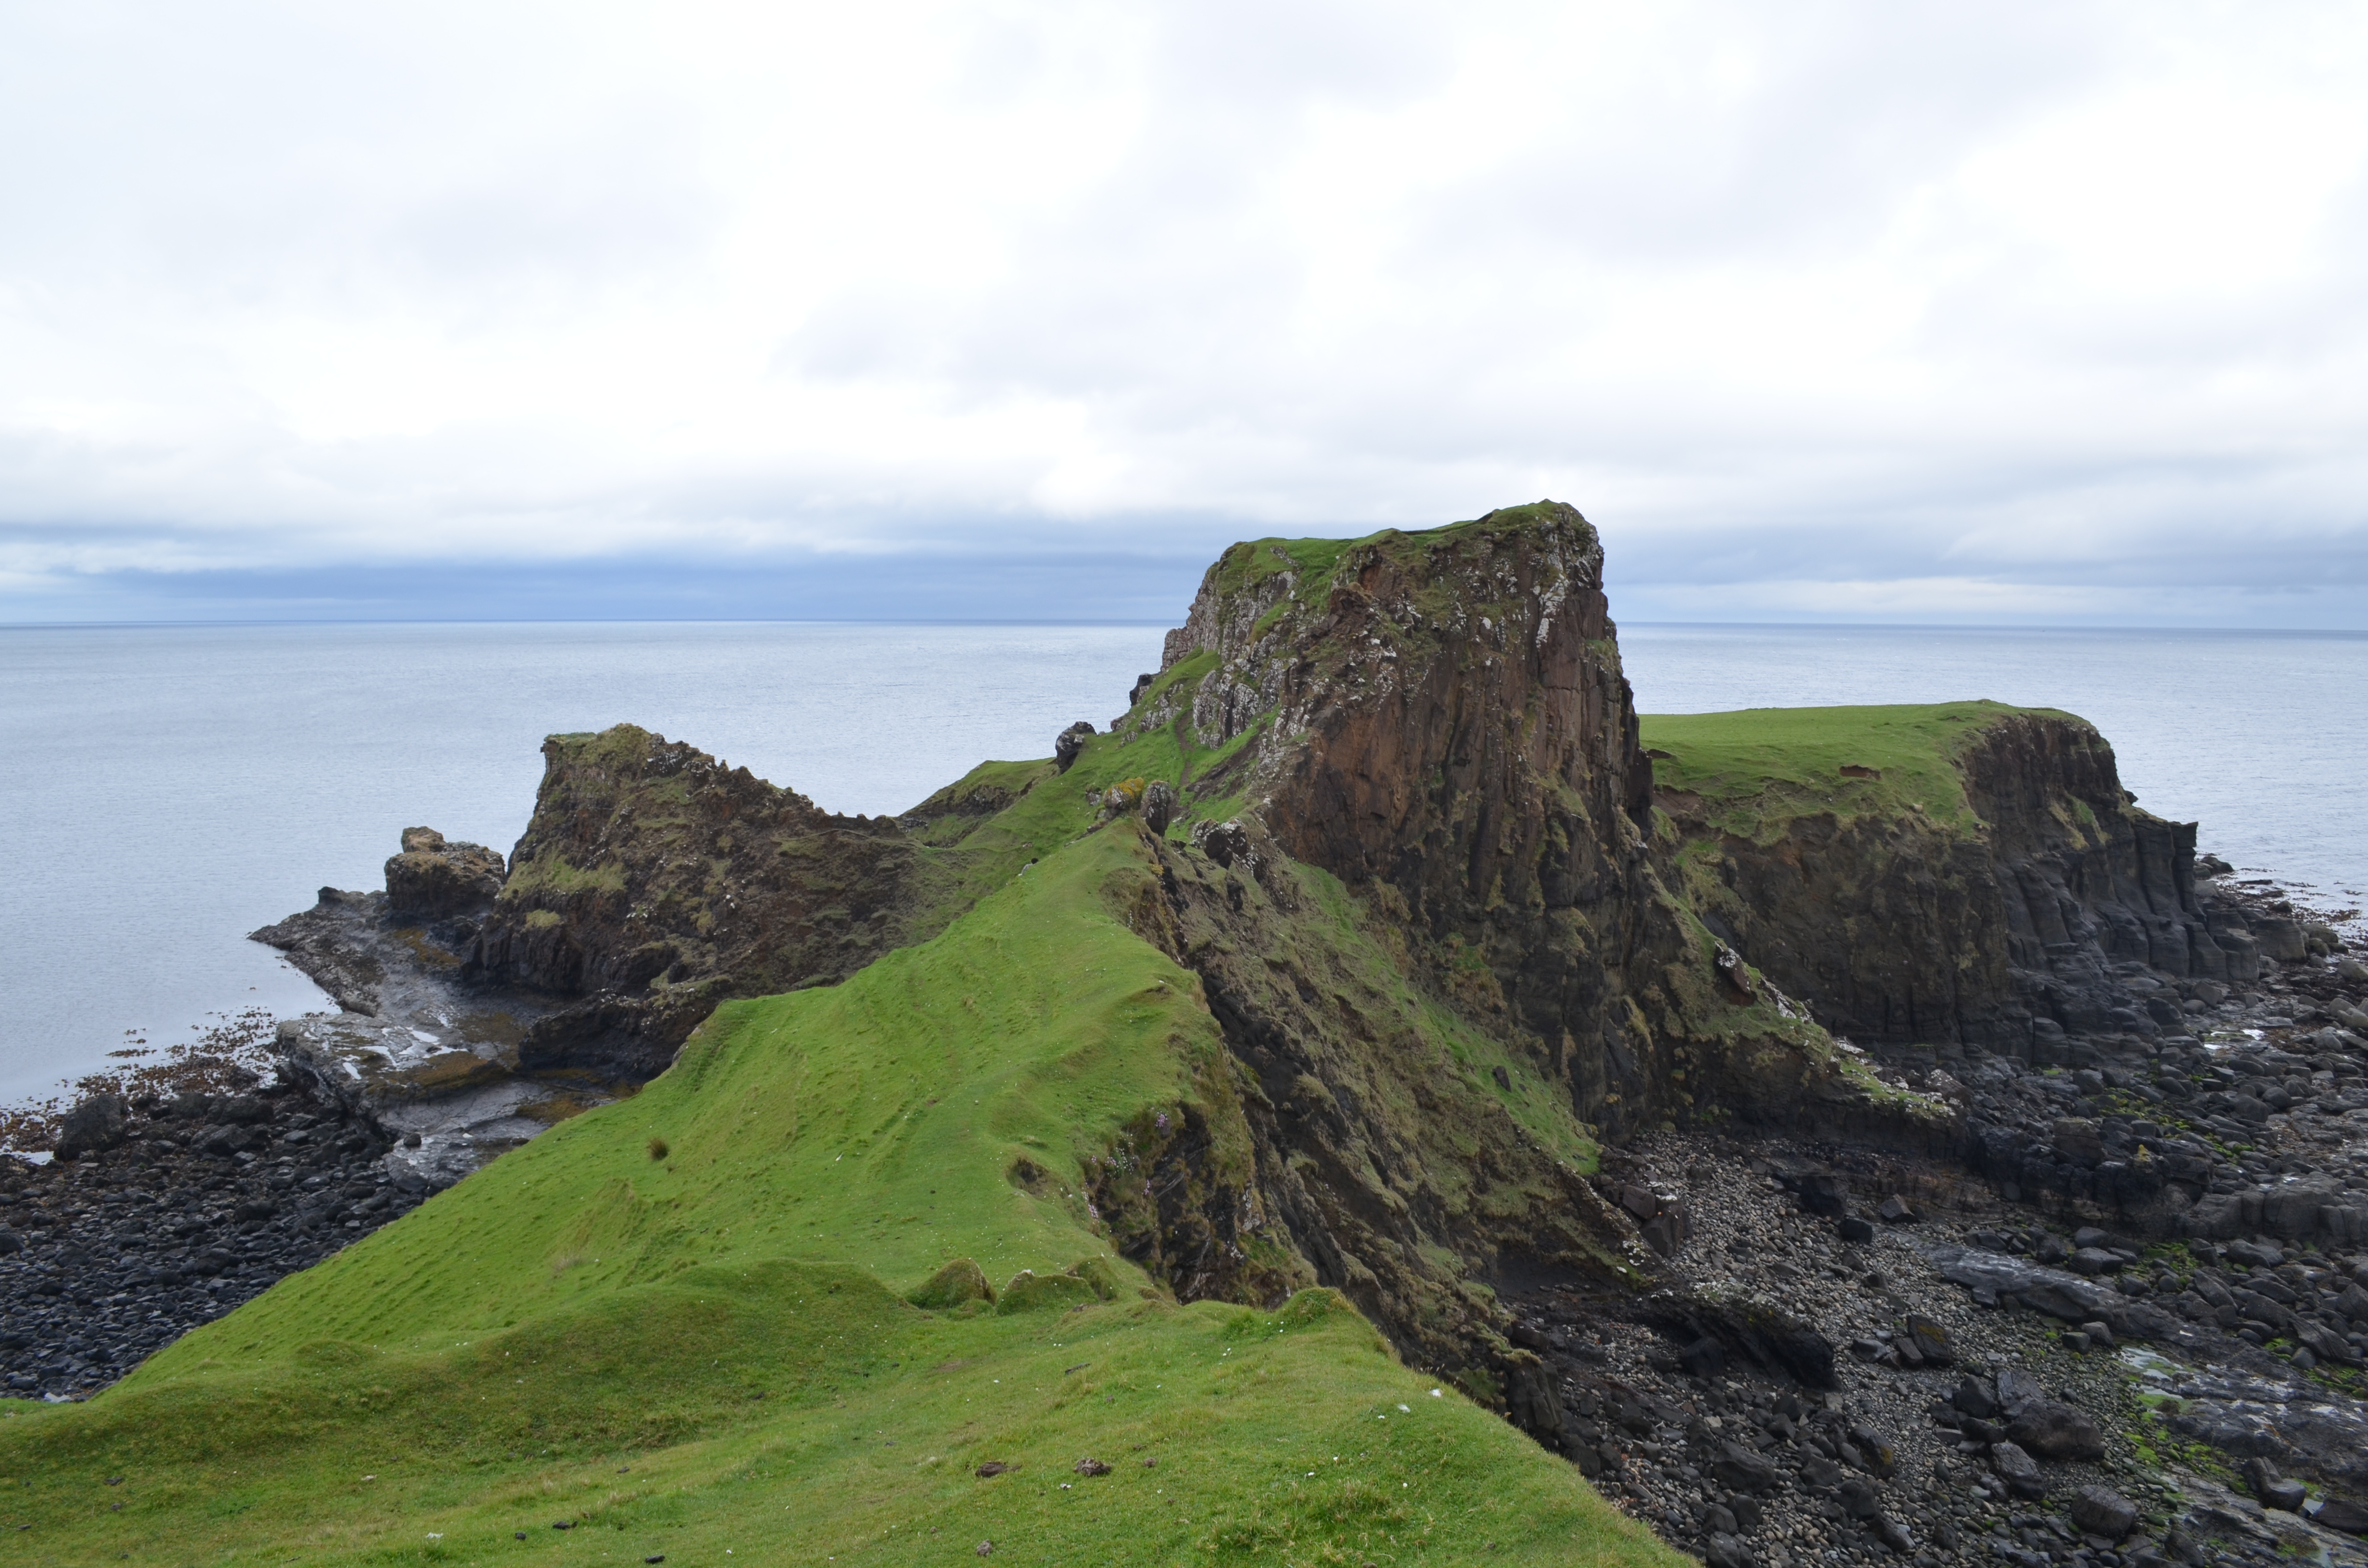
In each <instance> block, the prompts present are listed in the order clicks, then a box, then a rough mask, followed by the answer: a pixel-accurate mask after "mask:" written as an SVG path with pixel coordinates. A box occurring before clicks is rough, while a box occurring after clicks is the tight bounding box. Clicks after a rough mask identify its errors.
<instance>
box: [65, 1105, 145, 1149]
mask: <svg viewBox="0 0 2368 1568" xmlns="http://www.w3.org/2000/svg"><path fill="white" fill-rule="evenodd" d="M130 1115H131V1108H130V1107H129V1106H127V1105H125V1104H124V1103H123V1096H120V1095H93V1096H91V1097H90V1098H88V1099H86V1100H85V1101H83V1102H82V1103H81V1104H80V1105H77V1106H75V1107H74V1109H72V1110H70V1111H68V1112H66V1114H65V1116H64V1118H63V1119H61V1120H60V1121H59V1123H58V1146H57V1155H58V1158H59V1159H62V1160H75V1159H80V1158H81V1157H82V1156H83V1155H85V1154H92V1153H97V1152H98V1151H100V1150H102V1149H112V1148H114V1147H115V1146H116V1145H117V1144H118V1143H120V1142H123V1139H124V1134H125V1133H126V1131H129V1125H130Z"/></svg>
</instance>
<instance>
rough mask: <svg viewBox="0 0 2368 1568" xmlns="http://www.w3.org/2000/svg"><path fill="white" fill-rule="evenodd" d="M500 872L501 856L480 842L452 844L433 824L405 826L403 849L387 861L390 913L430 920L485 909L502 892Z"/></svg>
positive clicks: (402, 917) (399, 916)
mask: <svg viewBox="0 0 2368 1568" xmlns="http://www.w3.org/2000/svg"><path fill="white" fill-rule="evenodd" d="M502 874H503V867H502V858H501V857H500V856H499V855H497V854H495V852H494V851H493V850H490V849H488V848H486V847H485V846H484V845H482V844H448V843H446V842H445V841H444V835H442V834H440V833H438V832H437V831H436V830H435V829H434V828H432V827H406V828H404V830H403V852H402V853H401V854H399V855H396V856H394V857H393V858H391V859H389V860H388V861H387V863H386V903H387V913H388V914H389V915H392V916H393V918H395V919H397V920H421V921H427V920H447V919H450V918H451V917H452V916H453V915H466V914H469V913H470V912H472V911H473V910H480V909H483V908H484V907H485V906H486V905H488V904H490V903H493V902H494V900H495V898H496V897H498V896H500V893H501V891H502Z"/></svg>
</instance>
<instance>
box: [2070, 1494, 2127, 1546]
mask: <svg viewBox="0 0 2368 1568" xmlns="http://www.w3.org/2000/svg"><path fill="white" fill-rule="evenodd" d="M2072 1522H2073V1523H2074V1524H2076V1525H2078V1526H2079V1527H2080V1529H2081V1532H2082V1533H2083V1534H2086V1535H2093V1536H2101V1537H2102V1538H2103V1539H2105V1540H2110V1541H2118V1540H2121V1539H2122V1538H2123V1536H2125V1535H2127V1534H2129V1533H2130V1531H2132V1530H2133V1529H2135V1528H2137V1522H2138V1509H2137V1505H2136V1504H2135V1503H2133V1502H2131V1501H2130V1500H2129V1499H2128V1498H2126V1497H2124V1496H2123V1495H2122V1494H2120V1493H2118V1492H2116V1491H2114V1490H2113V1489H2112V1487H2110V1486H2084V1487H2082V1488H2080V1490H2079V1492H2078V1494H2075V1495H2074V1497H2073V1499H2072Z"/></svg>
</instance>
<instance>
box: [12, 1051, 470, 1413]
mask: <svg viewBox="0 0 2368 1568" xmlns="http://www.w3.org/2000/svg"><path fill="white" fill-rule="evenodd" d="M65 1132H66V1134H67V1136H66V1138H65V1139H64V1140H63V1141H62V1143H61V1149H62V1151H63V1152H64V1153H67V1154H70V1155H71V1156H72V1157H61V1158H55V1159H51V1160H50V1161H48V1162H47V1163H44V1164H38V1165H36V1164H31V1163H28V1162H26V1161H23V1160H17V1159H5V1160H0V1390H5V1393H6V1397H12V1398H17V1399H49V1400H58V1399H82V1398H86V1397H88V1396H89V1395H90V1394H92V1393H95V1392H97V1391H98V1390H100V1389H102V1388H104V1387H106V1386H107V1385H108V1383H111V1382H113V1381H115V1380H117V1379H118V1378H120V1377H121V1376H123V1375H124V1374H125V1373H126V1372H129V1371H130V1370H131V1369H132V1368H134V1367H136V1366H138V1365H139V1364H140V1362H141V1361H142V1360H143V1359H145V1358H147V1357H149V1356H151V1355H153V1354H154V1353H155V1352H156V1351H158V1350H160V1349H162V1348H164V1347H165V1346H167V1345H169V1344H171V1343H172V1342H173V1341H174V1340H176V1339H177V1338H179V1337H180V1336H181V1335H183V1334H186V1333H188V1331H189V1330H190V1329H192V1328H195V1327H197V1326H198V1325H199V1324H204V1323H210V1322H211V1321H212V1320H213V1319H215V1318H218V1317H220V1316H222V1314H223V1313H224V1312H229V1311H230V1310H231V1309H233V1307H236V1306H237V1305H239V1304H240V1303H241V1302H243V1301H247V1300H249V1299H251V1298H253V1297H255V1296H258V1295H260V1294H262V1293H263V1292H264V1291H265V1290H269V1289H270V1288H271V1286H272V1285H273V1284H274V1283H276V1282H277V1281H278V1280H279V1279H280V1278H282V1277H284V1276H286V1275H289V1274H292V1273H295V1272H296V1271H297V1270H298V1269H302V1268H308V1267H312V1266H313V1264H315V1263H318V1262H319V1261H320V1260H321V1259H322V1258H324V1257H326V1256H329V1255H331V1254H332V1253H335V1252H336V1251H337V1250H338V1249H340V1248H342V1247H344V1246H346V1245H347V1244H350V1243H352V1242H353V1241H355V1240H358V1239H359V1237H361V1236H364V1235H367V1234H368V1233H370V1232H371V1231H373V1230H375V1229H377V1228H378V1227H379V1226H380V1225H382V1224H384V1223H386V1222H387V1221H390V1220H393V1219H395V1218H397V1217H398V1216H400V1215H402V1214H404V1213H406V1212H408V1211H409V1210H412V1209H413V1208H415V1207H416V1206H417V1204H418V1203H419V1202H420V1200H421V1199H424V1198H426V1197H427V1194H428V1191H429V1186H428V1183H427V1181H426V1180H425V1179H423V1178H422V1177H420V1176H417V1175H416V1173H413V1172H410V1171H408V1170H405V1169H401V1168H390V1162H389V1160H388V1154H389V1152H390V1150H391V1149H392V1148H393V1146H394V1145H393V1140H392V1139H390V1138H389V1136H388V1135H387V1134H386V1132H385V1131H383V1130H382V1129H381V1128H378V1127H376V1126H374V1125H372V1124H371V1123H370V1121H369V1120H368V1119H366V1118H364V1117H362V1116H361V1115H359V1114H358V1113H357V1112H356V1110H355V1109H354V1108H352V1107H351V1106H349V1105H347V1104H346V1103H345V1102H344V1101H343V1100H342V1099H341V1098H340V1097H339V1096H336V1095H335V1094H334V1093H330V1092H328V1091H327V1090H326V1089H325V1088H324V1086H323V1085H320V1084H319V1083H318V1082H316V1081H313V1082H308V1081H307V1080H306V1079H305V1078H304V1077H303V1076H302V1074H301V1073H283V1074H280V1075H278V1076H276V1077H274V1078H273V1079H272V1080H271V1081H269V1082H256V1083H255V1084H254V1085H252V1086H251V1087H249V1088H246V1089H245V1090H243V1091H240V1092H233V1093H224V1094H202V1093H193V1094H181V1095H176V1096H171V1097H169V1098H157V1099H147V1100H143V1101H132V1100H127V1099H126V1098H124V1097H121V1096H113V1095H109V1096H97V1097H95V1098H92V1099H89V1100H85V1101H84V1102H83V1103H82V1105H81V1106H79V1107H77V1108H76V1109H75V1110H74V1112H73V1113H72V1114H70V1115H69V1116H68V1117H67V1118H66V1125H65Z"/></svg>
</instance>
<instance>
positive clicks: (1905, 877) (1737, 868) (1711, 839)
mask: <svg viewBox="0 0 2368 1568" xmlns="http://www.w3.org/2000/svg"><path fill="white" fill-rule="evenodd" d="M1645 735H1646V737H1647V739H1648V740H1650V741H1651V742H1652V744H1653V748H1654V754H1655V756H1656V759H1657V761H1658V764H1659V774H1660V789H1659V790H1658V791H1657V794H1656V801H1657V802H1658V804H1659V805H1660V807H1661V809H1662V810H1663V811H1664V812H1666V813H1667V815H1668V819H1669V821H1670V823H1671V824H1672V827H1673V829H1674V832H1675V835H1676V836H1677V838H1678V840H1679V848H1678V850H1677V852H1676V857H1675V858H1676V860H1677V862H1678V864H1679V866H1680V868H1681V874H1682V877H1683V880H1684V881H1685V885H1686V887H1687V889H1688V891H1689V892H1690V894H1691V896H1692V899H1693V903H1694V904H1695V906H1696V908H1697V909H1699V910H1700V911H1701V912H1702V915H1703V916H1704V918H1705V919H1706V920H1707V921H1708V922H1709V923H1711V924H1712V926H1713V928H1714V929H1716V930H1717V931H1718V932H1719V933H1720V935H1721V936H1723V937H1725V938H1726V939H1727V940H1729V941H1731V942H1733V943H1734V944H1735V945H1736V948H1738V949H1740V950H1741V951H1742V953H1743V954H1744V956H1745V957H1747V958H1748V960H1750V961H1751V962H1753V963H1754V964H1757V965H1758V966H1759V968H1760V969H1761V970H1762V971H1764V972H1766V973H1767V974H1768V975H1769V976H1770V978H1771V979H1773V980H1775V981H1776V983H1778V984H1779V985H1781V986H1782V987H1784V988H1786V989H1787V990H1789V991H1792V992H1793V993H1794V994H1797V995H1799V996H1801V997H1803V998H1804V1000H1806V1001H1808V1002H1809V1003H1810V1004H1811V1005H1812V1006H1813V1007H1814V1008H1815V1010H1816V1016H1817V1017H1818V1018H1819V1019H1820V1020H1821V1021H1823V1022H1825V1023H1827V1025H1829V1026H1830V1027H1832V1028H1835V1029H1837V1030H1839V1031H1841V1032H1843V1033H1846V1034H1850V1035H1852V1036H1859V1037H1863V1038H1865V1039H1868V1040H1882V1041H1902V1042H1907V1041H1913V1042H1921V1043H1928V1044H1949V1043H1954V1044H1979V1045H1984V1046H1988V1047H1992V1048H1996V1049H2004V1050H2009V1051H2015V1052H2017V1053H2024V1054H2027V1053H2029V1052H2031V1051H2033V1050H2036V1051H2038V1052H2039V1053H2040V1054H2042V1055H2043V1056H2045V1055H2046V1054H2047V1053H2048V1051H2049V1049H2050V1042H2051V1041H2053V1040H2060V1039H2062V1038H2063V1036H2064V1034H2065V1033H2066V1031H2070V1032H2072V1033H2076V1034H2079V1033H2095V1032H2111V1031H2114V1030H2121V1031H2124V1032H2129V1033H2135V1034H2153V1033H2156V1032H2157V1031H2158V1029H2159V1028H2160V1027H2161V1026H2162V1025H2165V1024H2169V1023H2172V1022H2175V1021H2176V1020H2177V1018H2178V1017H2179V1016H2180V1014H2179V1009H2178V1006H2177V1000H2176V997H2175V996H2173V995H2170V994H2167V991H2166V986H2165V981H2166V980H2168V981H2174V982H2175V981H2182V980H2185V981H2192V980H2209V981H2219V982H2226V981H2232V980H2250V979H2251V978H2253V976H2254V974H2255V973H2256V972H2257V971H2258V967H2259V957H2258V953H2257V951H2256V949H2255V944H2254V942H2253V940H2252V938H2251V937H2249V936H2248V935H2247V934H2246V932H2245V930H2244V929H2243V926H2242V924H2241V922H2237V923H2234V924H2233V925H2232V923H2231V922H2229V921H2227V920H2226V919H2222V920H2219V921H2217V922H2215V920H2214V913H2213V911H2212V910H2211V909H2210V908H2208V907H2207V906H2206V904H2205V903H2203V902H2201V901H2200V900H2199V897H2198V894H2197V892H2196V886H2195V880H2194V870H2193V861H2194V846H2195V828H2194V824H2179V823H2169V822H2165V821H2163V820H2162V819H2160V818H2158V817H2156V816H2153V815H2152V814H2150V813H2148V812H2143V811H2140V810H2138V809H2137V808H2136V807H2135V804H2134V803H2133V802H2132V800H2131V798H2130V797H2129V796H2128V795H2127V793H2126V792H2125V791H2124V790H2123V788H2122V784H2121V778H2120V775H2119V773H2118V771H2117V769H2116V767H2115V765H2114V760H2113V754H2112V747H2111V746H2109V745H2108V744H2106V743H2105V741H2104V739H2103V737H2102V736H2101V735H2100V734H2099V733H2097V731H2096V730H2095V728H2094V727H2093V726H2091V725H2089V724H2088V723H2087V722H2084V721H2082V720H2079V719H2077V718H2074V717H2072V716H2071V715H2069V714H2063V713H2055V712H2046V711H2030V710H2015V709H2010V708H2007V707H2004V706H2002V705H2000V704H1996V703H1952V704H1940V705H1935V706H1930V707H1924V708H1887V709H1876V708H1869V709H1829V710H1782V711H1760V712H1747V713H1736V714H1691V715H1682V716H1669V717H1666V718H1664V717H1654V718H1650V719H1647V720H1646V721H1645ZM1853 759H1855V760H1853Z"/></svg>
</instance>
